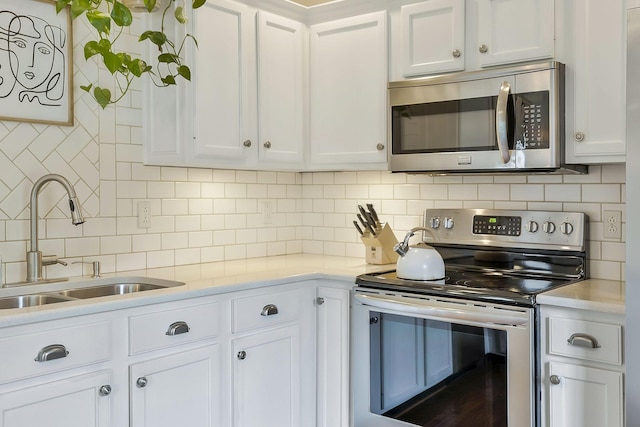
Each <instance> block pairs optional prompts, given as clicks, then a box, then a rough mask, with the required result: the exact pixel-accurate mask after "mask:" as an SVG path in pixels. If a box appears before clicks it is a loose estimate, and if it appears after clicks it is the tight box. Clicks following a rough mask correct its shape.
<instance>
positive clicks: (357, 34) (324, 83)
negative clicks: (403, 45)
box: [310, 12, 388, 170]
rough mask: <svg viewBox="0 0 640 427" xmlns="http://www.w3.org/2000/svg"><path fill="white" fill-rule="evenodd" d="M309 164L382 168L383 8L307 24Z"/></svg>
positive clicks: (383, 103) (385, 41)
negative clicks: (309, 71) (349, 16)
mask: <svg viewBox="0 0 640 427" xmlns="http://www.w3.org/2000/svg"><path fill="white" fill-rule="evenodd" d="M310 64H311V65H310V68H311V82H310V99H311V107H310V110H311V111H310V115H311V123H310V148H311V149H310V151H311V154H310V163H311V168H313V169H334V170H335V169H384V168H386V157H387V156H386V139H387V137H386V106H387V102H386V94H387V79H388V65H387V30H386V12H376V13H371V14H367V15H361V16H356V17H351V18H346V19H341V20H337V21H331V22H327V23H322V24H317V25H313V26H311V42H310Z"/></svg>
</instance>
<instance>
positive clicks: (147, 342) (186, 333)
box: [129, 302, 221, 355]
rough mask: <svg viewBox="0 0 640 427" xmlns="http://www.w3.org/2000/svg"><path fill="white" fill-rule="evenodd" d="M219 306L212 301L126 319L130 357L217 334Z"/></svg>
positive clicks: (213, 336)
mask: <svg viewBox="0 0 640 427" xmlns="http://www.w3.org/2000/svg"><path fill="white" fill-rule="evenodd" d="M220 309H221V307H220V304H219V303H217V302H212V303H208V304H201V305H189V306H186V307H180V308H173V309H168V310H162V311H156V312H153V313H145V314H140V315H133V316H130V317H129V354H130V355H134V354H138V353H143V352H146V351H150V350H157V349H161V348H165V347H172V346H176V345H181V344H186V343H189V342H194V341H198V340H203V339H207V338H215V337H216V336H218V335H219V334H220Z"/></svg>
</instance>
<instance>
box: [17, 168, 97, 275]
mask: <svg viewBox="0 0 640 427" xmlns="http://www.w3.org/2000/svg"><path fill="white" fill-rule="evenodd" d="M52 181H55V182H58V183H59V184H61V185H62V186H63V187H64V188H65V190H66V191H67V195H68V196H69V209H70V210H71V222H72V223H73V225H80V224H82V223H84V217H83V216H82V208H81V207H80V202H79V201H78V197H77V196H76V191H75V189H74V188H73V185H71V183H70V182H69V180H68V179H67V178H65V177H63V176H62V175H57V174H48V175H44V176H43V177H42V178H40V179H39V180H37V181H36V183H35V184H34V185H33V189H32V190H31V208H30V218H31V230H30V231H31V250H30V251H29V252H27V282H37V281H40V280H42V265H43V262H42V252H40V251H39V250H38V194H39V193H40V190H42V187H43V186H44V185H45V184H46V183H48V182H52Z"/></svg>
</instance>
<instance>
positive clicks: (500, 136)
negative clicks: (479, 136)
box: [496, 81, 511, 164]
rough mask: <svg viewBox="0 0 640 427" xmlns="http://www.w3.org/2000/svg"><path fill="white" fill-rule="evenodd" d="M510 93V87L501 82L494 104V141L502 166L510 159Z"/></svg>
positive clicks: (507, 83)
mask: <svg viewBox="0 0 640 427" xmlns="http://www.w3.org/2000/svg"><path fill="white" fill-rule="evenodd" d="M510 92H511V85H510V84H509V82H507V81H504V82H502V85H500V92H498V101H497V103H496V140H497V142H498V149H499V150H500V155H501V156H502V163H504V164H507V163H509V159H510V158H511V154H510V153H509V139H508V137H507V130H508V129H509V123H508V115H507V107H508V105H507V104H508V101H509V93H510Z"/></svg>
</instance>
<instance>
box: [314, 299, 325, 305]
mask: <svg viewBox="0 0 640 427" xmlns="http://www.w3.org/2000/svg"><path fill="white" fill-rule="evenodd" d="M316 304H318V305H322V304H324V298H322V297H318V298H316Z"/></svg>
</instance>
